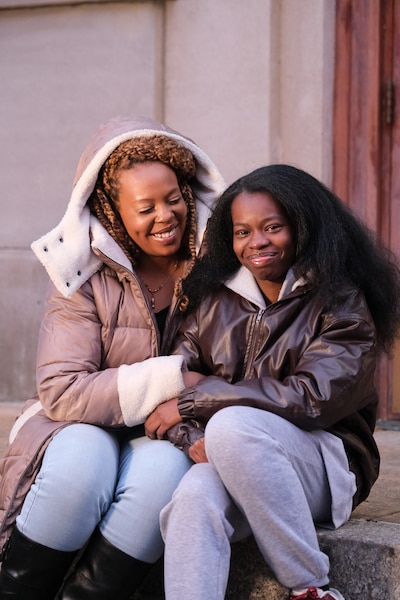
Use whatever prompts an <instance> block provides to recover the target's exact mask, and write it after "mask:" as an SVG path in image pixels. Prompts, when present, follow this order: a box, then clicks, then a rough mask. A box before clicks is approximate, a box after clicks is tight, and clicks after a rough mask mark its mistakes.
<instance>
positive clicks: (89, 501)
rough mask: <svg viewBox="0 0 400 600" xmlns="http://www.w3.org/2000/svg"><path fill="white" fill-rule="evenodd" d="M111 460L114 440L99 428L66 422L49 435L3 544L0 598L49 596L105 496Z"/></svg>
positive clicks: (109, 491) (111, 481) (45, 599)
mask: <svg viewBox="0 0 400 600" xmlns="http://www.w3.org/2000/svg"><path fill="white" fill-rule="evenodd" d="M117 463H118V446H117V445H116V443H115V441H114V440H113V439H112V437H111V436H109V434H107V433H106V432H104V431H102V430H101V429H98V428H95V427H91V426H87V425H71V426H68V427H67V428H65V429H63V430H62V431H60V432H59V433H58V434H57V435H56V436H55V438H54V439H53V440H52V442H51V443H50V444H49V447H48V448H47V450H46V452H45V455H44V458H43V463H42V467H41V469H40V472H39V474H38V476H37V478H36V480H35V482H34V484H33V485H32V487H31V489H30V491H29V493H28V494H27V497H26V499H25V502H24V505H23V508H22V512H21V514H20V515H19V516H18V518H17V524H16V527H15V529H14V531H13V533H12V535H11V538H10V540H9V541H8V544H7V550H6V553H5V558H4V561H3V565H2V569H1V573H0V596H1V597H2V598H3V597H4V598H10V599H11V598H24V599H26V600H30V599H32V600H35V599H36V598H39V597H40V598H41V600H53V598H54V596H55V594H56V592H57V590H58V589H59V587H60V585H61V582H62V580H63V578H64V575H65V574H66V572H67V571H68V569H69V567H70V565H71V563H72V560H73V558H74V556H75V554H76V551H77V550H78V549H79V548H80V547H81V546H83V545H84V543H85V542H86V541H87V540H88V538H89V537H90V535H91V533H92V531H93V529H94V527H95V526H96V523H97V521H98V520H99V519H100V517H101V514H102V512H104V511H105V510H106V508H107V506H108V505H109V504H110V502H111V499H112V496H113V491H114V486H115V477H116V473H117ZM88 492H89V493H88Z"/></svg>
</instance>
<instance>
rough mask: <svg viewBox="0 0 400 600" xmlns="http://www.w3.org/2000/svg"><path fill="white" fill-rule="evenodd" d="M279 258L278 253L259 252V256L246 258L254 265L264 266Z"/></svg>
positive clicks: (254, 255) (253, 255)
mask: <svg viewBox="0 0 400 600" xmlns="http://www.w3.org/2000/svg"><path fill="white" fill-rule="evenodd" d="M277 256H278V252H273V251H269V252H258V253H257V254H250V255H249V256H246V260H248V261H249V262H251V263H252V264H253V265H256V266H257V265H264V264H266V263H268V262H269V261H270V260H271V259H274V258H276V257H277Z"/></svg>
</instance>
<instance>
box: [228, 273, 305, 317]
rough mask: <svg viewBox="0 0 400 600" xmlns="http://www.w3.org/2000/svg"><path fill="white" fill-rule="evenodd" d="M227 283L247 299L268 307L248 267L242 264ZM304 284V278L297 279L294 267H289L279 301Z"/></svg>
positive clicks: (261, 306) (231, 288)
mask: <svg viewBox="0 0 400 600" xmlns="http://www.w3.org/2000/svg"><path fill="white" fill-rule="evenodd" d="M225 285H226V287H227V288H229V289H230V290H232V291H233V292H235V293H236V294H239V295H240V296H243V298H246V300H248V301H249V302H252V303H253V304H255V305H256V306H258V307H259V308H266V306H267V305H266V302H265V299H264V296H263V295H262V293H261V290H260V288H259V287H258V285H257V282H256V280H255V279H254V277H253V275H252V274H251V273H250V271H249V270H248V269H247V268H246V267H243V266H241V267H240V269H239V270H238V271H236V273H235V274H234V275H232V277H230V278H229V279H228V280H227V281H225ZM303 285H305V282H304V280H303V279H296V278H295V276H294V274H293V271H292V269H289V271H288V272H287V273H286V277H285V281H284V282H283V284H282V287H281V290H280V292H279V296H278V301H279V300H281V299H282V298H284V297H285V296H287V295H288V294H290V293H291V292H293V291H294V290H295V289H296V288H298V287H301V286H303Z"/></svg>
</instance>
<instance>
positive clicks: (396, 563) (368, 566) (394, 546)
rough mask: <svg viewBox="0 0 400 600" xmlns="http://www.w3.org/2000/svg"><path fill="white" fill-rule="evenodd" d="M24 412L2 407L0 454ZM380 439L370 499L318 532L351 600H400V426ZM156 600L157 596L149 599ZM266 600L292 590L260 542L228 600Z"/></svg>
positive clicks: (336, 580)
mask: <svg viewBox="0 0 400 600" xmlns="http://www.w3.org/2000/svg"><path fill="white" fill-rule="evenodd" d="M20 407H21V405H20V404H15V403H0V454H2V452H3V450H4V448H5V446H6V444H7V439H8V434H9V431H10V429H11V427H12V424H13V422H14V420H15V418H16V416H17V414H18V412H19V410H20ZM387 427H388V428H387ZM374 436H375V439H376V442H377V445H378V448H379V451H380V454H381V471H380V475H379V478H378V480H377V482H376V483H375V485H374V487H373V488H372V491H371V493H370V495H369V497H368V498H367V500H366V501H365V502H363V503H362V504H361V505H360V506H358V507H357V508H356V510H355V511H354V512H353V513H352V516H351V519H350V521H349V522H348V523H347V524H345V525H343V526H342V527H341V528H339V529H338V530H336V531H327V530H324V531H322V530H319V532H318V537H319V542H320V545H321V548H322V549H323V550H324V551H325V552H326V553H327V554H328V555H329V558H330V561H331V584H332V585H333V586H334V587H337V588H338V589H340V590H341V591H342V593H343V594H344V595H345V597H346V600H400V460H399V458H400V423H391V424H385V423H379V424H378V427H377V429H376V431H375V434H374ZM140 597H142V596H140ZM150 597H151V598H153V597H154V598H155V597H156V596H149V595H147V594H145V595H144V596H143V598H150ZM265 598H268V599H269V600H284V599H287V590H286V589H284V588H283V587H282V586H280V585H279V584H278V583H277V582H276V581H275V580H274V578H273V575H272V574H271V572H270V571H269V570H268V568H266V567H265V563H264V561H263V560H262V558H261V556H260V553H259V551H258V549H257V547H256V546H255V544H254V540H249V541H245V542H239V543H238V544H235V545H234V548H233V552H232V568H231V575H230V581H229V584H228V591H227V595H226V599H228V600H230V599H232V600H261V599H265Z"/></svg>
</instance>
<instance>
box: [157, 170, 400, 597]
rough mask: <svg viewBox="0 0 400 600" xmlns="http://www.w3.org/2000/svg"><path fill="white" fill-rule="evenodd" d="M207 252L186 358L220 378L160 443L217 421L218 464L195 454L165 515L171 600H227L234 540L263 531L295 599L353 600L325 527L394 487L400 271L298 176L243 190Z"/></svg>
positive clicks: (163, 412) (184, 345)
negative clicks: (384, 440)
mask: <svg viewBox="0 0 400 600" xmlns="http://www.w3.org/2000/svg"><path fill="white" fill-rule="evenodd" d="M206 245H207V255H206V256H205V257H204V259H203V261H202V263H201V264H199V265H198V269H195V270H194V271H193V272H192V275H191V277H190V278H189V279H188V280H187V282H186V283H187V285H185V291H186V293H187V295H188V297H189V299H190V302H191V304H192V307H193V312H192V314H191V315H189V317H188V318H187V320H186V322H185V323H184V326H183V333H182V336H181V338H180V340H177V341H179V342H180V343H179V346H178V347H177V352H179V354H183V355H184V356H185V358H186V361H187V364H188V367H189V368H190V369H193V370H195V371H200V372H203V373H204V374H206V375H209V376H208V377H206V378H204V379H203V380H201V381H199V382H198V383H197V384H195V385H194V386H193V387H191V388H189V389H187V390H184V391H183V392H181V394H180V395H179V398H178V400H176V399H175V400H171V401H169V402H167V403H166V404H163V405H161V406H159V407H158V408H156V409H155V411H154V412H153V414H152V415H150V417H149V418H148V419H147V421H146V431H147V433H148V435H149V436H153V435H154V431H155V430H157V435H161V434H162V433H163V432H164V431H166V430H167V429H168V427H170V426H171V425H173V424H174V423H178V422H179V421H181V420H182V419H183V420H184V422H190V421H191V420H192V421H193V420H194V421H203V422H207V425H206V429H205V452H206V456H202V442H201V441H198V442H195V444H194V445H193V446H192V448H191V450H190V454H191V456H192V457H193V458H194V460H196V461H200V462H199V464H196V465H194V467H192V469H191V470H190V471H189V472H188V473H187V474H186V475H185V476H184V478H183V479H182V481H181V483H180V485H179V486H178V488H177V490H176V492H175V493H174V496H173V499H172V501H171V503H170V504H169V505H168V506H167V507H166V508H165V509H164V510H163V511H162V513H161V525H162V531H163V535H164V539H165V542H166V551H165V570H166V597H167V598H168V599H171V600H180V599H184V598H187V597H189V595H190V597H191V598H193V600H197V599H200V598H207V599H208V600H217V599H218V600H219V599H222V598H223V597H224V594H225V588H226V584H227V578H228V572H229V559H230V542H231V541H233V540H237V539H241V538H243V537H245V536H246V535H248V534H249V533H253V535H254V537H255V539H256V541H257V543H258V546H259V548H260V550H261V553H262V554H263V556H264V559H265V560H266V562H267V563H268V564H269V565H270V566H271V568H272V569H273V571H274V573H275V575H276V577H277V579H278V580H279V581H280V582H281V583H282V584H283V585H284V586H286V587H288V588H290V589H291V595H290V597H291V598H292V599H294V598H298V599H309V600H312V599H317V598H324V599H325V600H343V596H342V595H341V593H340V592H338V591H337V590H335V589H328V586H329V577H328V575H329V561H328V557H327V556H326V555H325V554H324V553H322V552H321V551H320V549H319V546H318V540H317V536H316V531H315V525H314V523H318V524H319V525H323V524H325V525H326V526H328V527H338V526H340V525H341V524H343V523H344V522H345V521H346V520H347V519H348V518H349V516H350V513H351V510H352V508H353V507H354V506H356V505H357V504H358V503H359V502H361V501H362V500H364V499H365V498H366V497H367V495H368V493H369V491H370V488H371V486H372V485H373V483H374V481H375V479H376V477H377V475H378V468H379V455H378V451H377V448H376V445H375V442H374V439H373V430H374V426H375V420H376V411H377V394H376V391H375V387H374V373H375V364H376V355H377V352H378V351H379V350H389V349H390V347H391V344H392V342H393V340H394V338H395V335H396V333H397V332H398V330H399V325H400V271H399V267H398V265H397V263H396V261H395V260H394V258H393V257H392V256H391V255H390V253H389V252H388V251H387V250H385V249H384V248H382V247H380V246H379V244H378V243H376V242H375V241H374V239H373V237H372V235H371V234H370V233H369V232H368V231H367V230H366V229H365V227H364V226H363V225H362V224H361V223H360V222H359V221H358V220H357V219H356V218H355V217H354V216H353V215H352V214H351V213H350V212H348V211H347V210H346V208H345V207H344V206H343V205H342V203H341V202H340V200H339V199H338V198H337V197H336V196H335V195H334V194H333V193H332V192H331V191H330V190H328V189H327V188H326V187H325V186H323V185H322V184H321V183H320V182H318V181H317V180H316V179H315V178H313V177H312V176H311V175H308V174H307V173H304V172H303V171H301V170H299V169H296V168H294V167H290V166H287V165H273V166H269V167H263V168H261V169H258V170H256V171H254V172H252V173H250V174H249V175H246V176H244V177H242V178H241V179H239V180H238V181H236V182H235V183H233V184H232V185H231V186H230V187H229V188H228V190H227V191H226V192H224V194H223V195H222V197H221V199H220V201H219V203H218V204H217V207H216V209H215V212H214V213H213V216H212V217H211V219H210V224H209V229H208V232H207V244H206ZM210 290H211V291H213V293H211V294H210ZM207 293H208V295H207ZM200 300H201V302H200ZM189 308H190V304H189ZM202 460H208V461H209V462H201V461H202ZM183 552H184V554H183ZM182 556H184V566H185V568H184V569H181V567H180V562H179V559H180V558H181V557H182ZM178 570H179V578H178V577H177V571H178ZM189 590H190V594H189Z"/></svg>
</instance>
